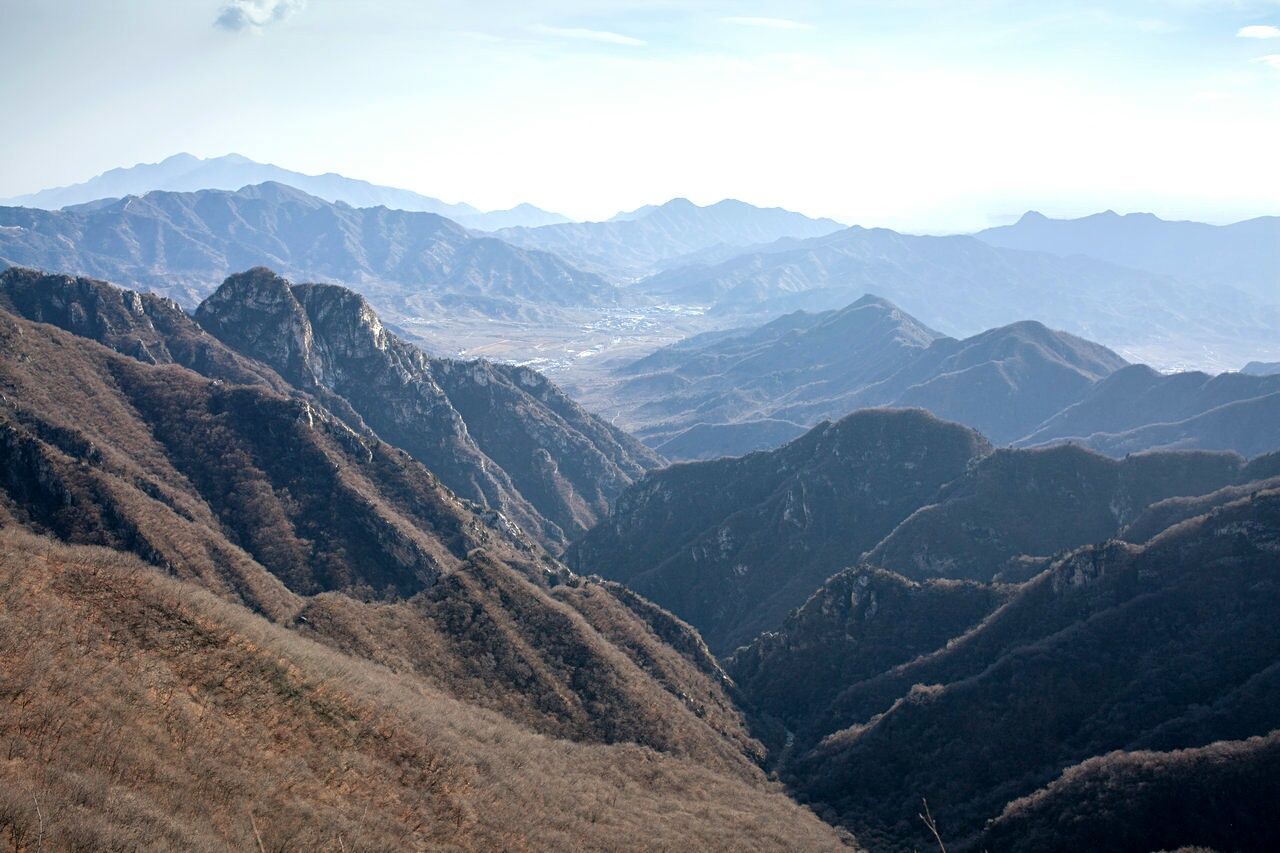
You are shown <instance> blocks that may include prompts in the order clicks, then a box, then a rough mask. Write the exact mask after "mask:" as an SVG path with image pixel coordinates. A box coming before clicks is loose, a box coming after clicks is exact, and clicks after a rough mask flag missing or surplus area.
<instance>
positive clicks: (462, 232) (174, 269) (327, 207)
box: [0, 183, 621, 318]
mask: <svg viewBox="0 0 1280 853" xmlns="http://www.w3.org/2000/svg"><path fill="white" fill-rule="evenodd" d="M0 259H3V260H5V261H8V262H9V263H10V264H15V265H20V266H28V267H36V268H40V269H44V270H50V271H59V272H70V273H74V274H77V275H89V276H96V277H99V278H104V279H108V280H110V281H114V282H119V283H121V284H127V285H129V286H132V287H141V288H146V289H150V290H153V291H155V292H157V293H159V294H161V295H164V296H170V297H172V298H174V299H176V300H177V301H178V302H180V303H182V304H183V305H187V306H193V305H194V304H195V303H197V302H199V301H200V300H201V299H203V298H204V297H206V296H208V295H209V294H210V293H212V292H213V290H214V288H216V287H217V286H218V284H219V283H220V282H221V281H222V280H223V279H225V278H226V277H227V276H228V275H230V274H232V273H233V272H236V271H239V270H244V269H248V268H250V267H254V266H270V267H272V268H273V269H276V270H279V271H280V272H282V273H284V274H287V275H289V276H292V277H294V278H298V279H303V280H324V281H333V282H339V283H343V284H348V285H351V286H355V287H358V288H359V289H360V291H361V292H362V293H364V294H366V295H369V296H372V297H374V298H376V299H378V300H380V304H382V305H393V306H394V307H396V308H398V309H400V310H402V311H403V312H405V313H406V314H410V315H414V314H420V313H429V312H431V311H448V312H452V313H453V314H467V313H472V314H478V315H480V316H484V317H508V318H510V317H521V316H530V315H532V316H534V317H537V316H544V315H545V313H546V312H548V311H555V310H558V309H582V308H587V307H599V306H602V305H612V304H616V303H617V302H618V301H619V300H620V298H621V294H620V293H619V291H618V290H617V289H616V288H614V287H613V286H612V285H610V284H608V283H607V282H605V281H604V280H602V279H601V278H600V277H599V276H596V275H592V274H591V273H584V272H582V271H580V270H578V269H575V268H574V267H571V266H569V265H568V264H566V263H565V262H564V261H562V260H561V259H560V258H559V257H557V256H555V255H551V254H548V253H546V252H539V251H530V250H526V249H520V248H517V247H515V246H512V245H510V244H508V243H505V242H503V241H501V240H498V239H495V238H493V237H487V236H476V235H475V234H473V233H472V232H470V231H468V230H467V229H465V228H463V227H462V226H460V225H458V224H457V223H455V222H453V221H451V220H449V219H446V218H444V217H442V216H439V215H437V214H434V213H414V212H406V211H402V210H388V209H386V208H380V207H379V208H354V207H350V206H348V205H346V204H340V203H332V202H327V201H324V200H323V199H320V198H317V197H315V196H311V195H308V194H306V193H304V192H302V191H301V190H297V189H294V188H292V187H288V186H285V185H284V184H278V183H265V184H259V185H257V186H250V187H244V188H243V189H240V190H237V191H235V192H227V191H224V190H201V191H199V192H190V193H171V192H152V193H148V194H146V195H144V196H141V197H135V196H130V197H126V198H124V199H119V200H115V201H109V202H104V203H100V204H91V205H84V206H78V207H70V208H67V209H64V210H59V211H45V210H38V209H35V208H26V207H3V208H0Z"/></svg>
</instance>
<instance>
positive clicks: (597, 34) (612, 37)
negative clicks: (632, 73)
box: [529, 24, 648, 47]
mask: <svg viewBox="0 0 1280 853" xmlns="http://www.w3.org/2000/svg"><path fill="white" fill-rule="evenodd" d="M529 31H530V32H533V33H537V34H538V35H544V36H555V37H557V38H567V39H577V40H579V41H594V42H599V43H601V44H620V45H625V46H627V47H644V46H645V45H647V44H648V42H646V41H645V40H644V39H638V38H633V37H632V36H624V35H623V34H622V33H614V32H609V31H608V30H588V29H586V28H584V27H552V26H548V25H546V24H534V25H533V26H531V27H529Z"/></svg>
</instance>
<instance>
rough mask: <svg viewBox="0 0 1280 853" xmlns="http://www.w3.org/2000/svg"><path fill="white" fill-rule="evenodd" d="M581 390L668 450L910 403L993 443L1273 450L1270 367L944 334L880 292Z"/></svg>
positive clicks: (784, 435) (670, 453)
mask: <svg viewBox="0 0 1280 853" xmlns="http://www.w3.org/2000/svg"><path fill="white" fill-rule="evenodd" d="M614 379H615V384H614V385H613V386H611V387H608V388H607V389H605V390H602V391H601V390H598V391H596V392H595V393H594V395H593V396H592V400H593V401H595V402H596V404H597V406H598V407H600V408H601V409H602V410H605V411H608V412H609V414H610V415H611V416H616V417H617V418H618V419H619V420H620V422H621V423H623V424H624V425H626V426H627V427H628V428H630V429H631V430H632V431H633V432H635V433H636V434H637V435H638V436H639V437H640V438H641V439H643V440H644V441H646V442H647V443H648V444H649V445H650V446H652V447H654V448H656V449H658V450H659V452H661V453H663V454H664V455H666V456H667V457H669V458H672V459H708V458H714V457H716V456H722V455H739V454H741V453H746V452H750V451H752V450H758V449H765V448H769V447H776V446H778V445H779V444H782V443H784V442H785V441H788V440H790V439H792V438H795V437H796V436H798V435H800V434H801V433H802V432H804V431H805V430H806V429H808V428H809V427H810V426H812V425H814V424H816V423H818V422H819V421H821V420H824V419H827V420H834V419H838V418H840V417H842V416H844V415H845V414H848V413H849V412H852V411H854V410H856V409H861V408H871V407H876V406H896V407H920V408H924V409H927V410H929V411H930V412H933V413H934V414H935V415H937V416H938V417H941V418H945V419H947V420H953V421H958V422H960V423H963V424H966V425H968V426H971V427H973V428H975V429H977V430H978V431H979V432H981V433H983V435H985V436H987V437H988V438H990V439H991V440H993V441H994V442H996V443H997V444H1010V443H1016V444H1019V445H1024V446H1031V445H1036V444H1045V443H1050V442H1055V441H1073V442H1076V443H1080V444H1085V445H1087V446H1090V447H1093V448H1095V449H1097V450H1100V451H1103V452H1105V453H1110V454H1112V455H1124V454H1125V453H1130V452H1134V451H1137V450H1145V449H1152V448H1168V449H1173V448H1194V449H1212V450H1234V451H1237V452H1239V453H1242V454H1244V455H1246V456H1253V455H1257V454H1259V453H1263V452H1267V451H1270V450H1275V449H1277V448H1280V427H1278V426H1275V425H1274V424H1273V421H1272V420H1271V414H1272V413H1273V412H1274V411H1275V410H1276V407H1277V406H1278V405H1280V397H1277V396H1276V394H1277V392H1280V377H1270V378H1268V377H1257V376H1246V375H1244V374H1238V373H1232V374H1223V375H1220V376H1217V377H1210V376H1209V375H1207V374H1204V373H1176V374H1171V375H1163V374H1160V373H1157V372H1156V371H1154V370H1152V369H1151V368H1149V367H1146V366H1143V365H1128V364H1127V362H1125V360H1124V359H1122V358H1121V357H1120V356H1118V355H1116V354H1115V353H1114V352H1112V351H1110V350H1108V349H1107V348H1105V347H1102V346H1099V345H1098V344H1094V343H1091V342H1089V341H1086V340H1082V339H1080V338H1077V337H1075V336H1073V335H1069V334H1066V333H1064V332H1055V331H1052V330H1050V329H1047V328H1045V327H1044V326H1043V325H1041V324H1039V323H1035V322H1020V323H1014V324H1011V325H1008V326H1003V327H1000V328H997V329H991V330H989V331H986V332H983V333H981V334H978V335H975V336H973V337H970V338H966V339H964V340H956V339H954V338H949V337H944V336H941V335H939V334H938V333H937V332H935V331H933V330H932V329H930V328H929V327H928V326H926V325H924V324H923V323H922V322H920V321H919V320H917V319H916V318H914V317H912V316H911V315H909V314H907V313H906V312H905V311H903V310H902V309H900V308H898V307H897V306H895V305H894V304H892V303H890V302H889V301H887V300H885V299H881V298H879V297H875V296H864V297H863V298H861V299H859V300H858V301H857V302H854V303H853V304H852V305H849V306H847V307H845V308H842V309H839V310H834V311H827V312H822V313H817V314H810V313H805V312H796V313H793V314H788V315H786V316H783V317H782V318H780V319H778V320H775V321H773V322H771V323H767V324H765V325H763V326H760V327H758V328H754V329H737V330H730V331H727V332H712V333H707V334H704V335H699V336H695V337H693V338H690V339H688V340H685V341H682V342H680V343H678V344H674V345H672V346H669V347H666V348H663V349H661V350H658V351H657V352H655V353H653V354H652V355H649V356H646V357H645V358H642V359H639V360H637V361H635V362H632V363H630V364H627V365H624V366H622V367H620V368H618V369H616V370H615V375H614Z"/></svg>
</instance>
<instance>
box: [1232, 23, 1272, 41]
mask: <svg viewBox="0 0 1280 853" xmlns="http://www.w3.org/2000/svg"><path fill="white" fill-rule="evenodd" d="M1236 36H1237V37H1238V38H1242V39H1280V27H1273V26H1271V25H1269V24H1254V25H1253V26H1251V27H1241V28H1240V31H1239V32H1237V33H1236Z"/></svg>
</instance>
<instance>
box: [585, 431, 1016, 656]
mask: <svg viewBox="0 0 1280 853" xmlns="http://www.w3.org/2000/svg"><path fill="white" fill-rule="evenodd" d="M989 450H990V448H989V446H988V445H987V443H986V442H985V441H984V440H983V438H982V437H981V436H980V435H978V434H977V433H975V432H973V431H972V430H969V429H966V428H964V427H961V426H959V425H957V424H948V423H944V422H942V421H939V420H937V419H935V418H933V417H931V416H930V415H928V414H927V413H925V412H921V411H916V410H899V411H886V410H866V411H862V412H858V413H855V414H853V415H850V416H849V417H847V418H844V419H843V420H841V421H839V422H837V423H834V424H830V423H826V424H821V425H819V426H817V427H815V428H814V429H813V430H811V431H810V432H809V433H807V434H806V435H804V436H802V437H801V438H799V439H797V440H795V441H793V442H791V443H790V444H788V445H786V446H784V447H782V448H779V449H778V450H774V451H769V452H762V453H753V454H750V455H748V456H744V457H741V458H739V459H720V460H716V461H713V462H698V463H687V464H681V465H674V466H672V467H670V468H666V469H663V470H661V471H657V472H653V473H650V474H648V475H646V476H645V477H644V478H643V479H641V480H640V481H639V482H637V483H636V484H634V485H632V486H631V487H629V488H628V489H627V490H626V491H624V492H623V493H622V495H621V496H620V497H619V498H618V500H617V502H616V505H615V507H614V510H613V512H612V514H611V515H610V516H609V517H608V518H607V519H605V520H603V521H601V522H600V523H599V524H598V525H597V526H596V527H594V528H593V529H592V530H591V531H590V532H588V533H587V534H586V535H585V536H583V537H582V538H581V539H579V540H577V541H576V542H574V544H573V545H572V546H571V547H570V548H569V550H568V551H567V552H566V554H565V559H566V561H567V562H568V563H569V565H570V566H572V567H573V568H575V569H577V570H579V571H582V572H597V573H599V574H602V575H604V576H606V577H609V578H613V579H615V580H618V581H621V582H623V583H625V584H626V585H627V586H629V587H631V588H632V589H634V590H636V591H637V592H639V593H641V594H642V595H645V596H646V597H648V598H651V599H653V600H654V601H655V602H657V603H658V604H660V605H662V606H664V607H666V608H668V609H670V610H672V611H673V612H674V613H676V614H677V615H679V616H680V617H681V618H683V619H686V620H688V621H689V622H690V623H691V624H693V625H694V626H695V627H697V628H698V630H699V631H701V632H702V634H703V636H704V637H706V638H707V642H708V644H709V645H710V646H711V648H712V649H713V650H715V651H717V652H727V651H731V650H732V649H733V648H735V647H736V646H737V645H739V644H742V643H745V642H747V641H749V640H750V639H751V638H752V637H753V636H755V634H757V633H759V632H760V631H761V630H764V629H767V628H772V627H775V626H777V625H779V624H781V622H782V620H783V618H784V617H785V616H786V614H787V612H788V611H789V610H791V609H792V608H793V607H796V606H798V605H800V604H802V603H803V602H804V600H805V599H806V598H808V596H809V595H810V593H812V592H813V590H814V589H815V588H816V587H817V586H818V585H819V584H821V583H822V581H823V580H825V579H826V578H827V577H828V576H830V575H831V574H833V573H834V572H836V571H837V570H839V569H840V568H842V567H844V566H848V565H850V564H852V563H854V562H856V561H857V559H858V557H860V556H861V555H862V553H863V552H864V551H866V550H868V549H870V548H872V547H874V546H875V544H876V543H877V542H879V541H880V539H882V538H883V537H884V536H885V535H886V534H888V533H889V532H890V531H891V530H893V528H894V527H896V526H897V525H898V524H899V523H900V522H901V521H902V520H903V519H905V518H906V517H907V516H909V515H910V514H911V513H912V512H914V511H915V510H916V508H918V507H919V506H921V505H923V504H924V503H926V502H928V500H929V499H930V498H931V497H932V496H933V494H934V493H935V492H937V490H938V489H939V488H940V487H941V486H943V485H944V484H946V483H948V482H950V481H952V480H954V479H955V478H957V477H959V476H960V475H961V474H962V473H963V472H964V471H965V469H966V468H967V467H968V466H970V465H971V464H972V463H973V462H975V461H976V460H977V459H978V458H980V457H981V456H982V455H984V454H985V453H987V452H989Z"/></svg>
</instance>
